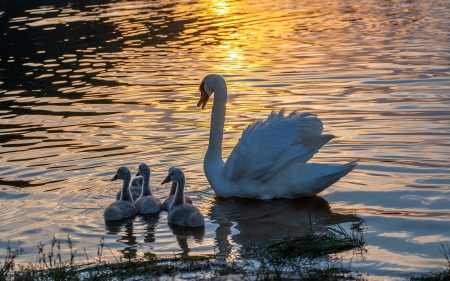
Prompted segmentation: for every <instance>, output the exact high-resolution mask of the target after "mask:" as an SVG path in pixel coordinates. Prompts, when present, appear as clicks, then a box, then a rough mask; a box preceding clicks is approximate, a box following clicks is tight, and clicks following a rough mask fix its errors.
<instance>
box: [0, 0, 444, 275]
mask: <svg viewBox="0 0 450 281" xmlns="http://www.w3.org/2000/svg"><path fill="white" fill-rule="evenodd" d="M449 19H450V3H449V2H448V1H444V0H437V1H423V0H420V1H387V0H386V1H333V0H327V1H308V0H307V1H302V2H298V1H289V0H282V1H276V2H274V1H265V0H262V1H261V0H258V1H217V0H197V1H183V0H182V1H176V3H175V2H174V1H56V0H52V1H51V0H48V1H44V0H42V1H10V0H0V204H1V205H0V211H1V212H2V214H3V215H2V220H1V221H0V249H1V248H5V247H4V246H5V244H6V243H7V240H8V239H9V240H11V241H17V240H20V241H23V247H24V248H25V251H26V253H27V255H24V256H22V257H21V261H23V262H29V261H34V259H35V254H36V245H37V243H38V242H39V241H42V242H45V243H48V242H49V241H50V240H51V239H52V237H53V236H54V235H55V236H56V237H57V238H58V239H61V240H62V241H64V239H65V238H66V237H67V235H70V236H71V237H72V239H73V240H74V241H75V245H76V246H78V247H79V248H80V249H82V248H83V247H88V248H89V247H90V248H91V249H92V254H93V255H95V253H96V249H97V246H98V242H99V240H100V239H101V237H103V236H104V237H105V242H106V243H107V244H108V245H109V246H110V247H111V249H113V250H114V251H116V255H122V256H127V255H143V254H144V253H146V252H151V253H156V254H172V253H191V254H193V253H210V252H213V251H214V250H215V249H218V250H219V251H222V252H224V253H227V251H229V250H230V246H237V247H238V246H245V245H248V244H251V243H252V242H261V243H262V242H265V241H267V240H268V239H272V238H279V237H283V236H286V235H292V234H295V233H298V232H301V231H303V227H302V223H304V222H308V220H309V216H308V210H312V217H313V218H314V221H315V223H316V224H315V225H316V227H317V229H324V228H326V227H327V226H329V225H330V224H331V223H332V222H333V221H338V222H340V223H342V224H343V226H344V227H346V228H349V227H350V224H351V222H352V221H360V220H364V221H365V225H366V226H367V229H366V235H365V236H366V239H367V241H368V244H369V245H368V254H367V255H366V256H365V257H364V259H363V260H361V259H353V262H352V265H353V266H354V268H356V269H359V270H360V271H361V272H366V273H370V275H371V276H375V277H374V278H375V279H376V278H379V277H380V276H384V277H386V278H390V279H395V278H402V277H404V276H405V275H404V273H405V272H409V271H428V270H433V269H438V268H439V267H440V266H445V262H444V258H443V255H442V254H441V253H440V252H439V249H438V246H439V242H443V241H450V227H449V225H450V224H449V223H450V208H449V206H450V204H449V201H450V191H449V190H450V175H449V174H450V139H449V136H450V108H449V104H450V102H449V100H450V83H449V82H450V64H449V62H450V42H449V39H450V35H449V30H450V20H449ZM209 73H219V74H222V75H223V76H224V77H225V78H226V79H227V82H228V88H229V93H230V95H229V102H228V108H227V119H226V124H225V127H226V132H225V135H224V155H225V157H226V155H228V154H229V153H230V151H231V150H232V148H233V146H234V144H235V143H236V142H237V140H238V138H239V136H240V134H241V132H242V129H243V128H245V126H246V125H247V124H249V123H250V122H251V121H253V120H254V119H258V118H263V117H265V116H266V115H267V114H268V113H269V112H270V111H271V110H272V109H277V110H278V109H280V108H286V109H287V110H299V111H307V112H313V113H315V114H317V115H318V116H319V117H320V118H321V119H322V120H323V122H324V128H325V133H328V134H334V135H336V136H337V137H336V138H335V139H333V140H332V141H331V142H330V143H329V144H327V145H326V146H325V147H324V148H323V149H321V151H320V152H319V153H318V154H317V155H316V156H315V157H314V158H313V159H312V160H311V161H313V162H331V163H337V162H340V163H344V162H348V161H351V160H353V159H356V158H361V162H360V164H359V165H358V168H357V169H356V170H355V171H353V172H352V173H351V174H349V175H347V176H346V177H345V178H343V179H341V180H340V181H339V182H337V183H336V184H334V185H333V186H332V187H330V188H328V189H327V190H326V191H325V192H323V193H322V194H321V196H320V197H317V198H312V199H311V198H309V199H298V200H275V201H262V202H260V201H241V200H234V201H230V200H221V199H218V198H215V197H214V192H213V191H212V190H211V188H210V187H209V185H208V183H207V181H206V178H205V177H204V174H203V169H202V163H203V156H204V153H205V151H206V147H207V142H208V137H209V121H210V119H209V118H210V110H211V108H210V107H209V108H208V109H205V110H203V111H202V110H200V109H198V108H197V107H196V103H197V101H198V97H199V93H198V85H199V83H200V81H201V79H202V78H203V76H204V75H206V74H209ZM141 162H145V163H148V164H149V165H150V166H151V168H152V179H151V183H152V188H153V190H154V192H156V194H157V195H158V196H159V197H161V198H164V196H165V195H166V194H167V192H168V188H169V186H160V185H159V183H160V182H161V180H162V179H163V177H164V176H165V174H166V173H167V169H168V168H169V167H170V166H173V165H177V166H179V167H181V168H182V169H183V170H184V171H185V173H186V176H187V181H188V182H187V189H188V193H189V195H190V196H191V198H193V199H194V202H195V204H196V205H197V206H199V208H200V209H201V210H202V212H203V213H204V215H205V219H206V222H207V224H206V227H205V230H204V232H203V231H200V232H198V231H197V232H195V231H194V232H192V231H187V230H185V229H171V228H170V227H169V226H168V225H167V214H166V213H161V215H160V216H156V217H147V218H140V217H138V218H137V219H136V220H134V221H127V222H123V223H121V224H107V225H105V223H104V221H103V218H102V213H103V209H104V207H105V206H107V205H108V204H109V203H110V202H111V200H113V198H114V196H115V192H116V191H117V190H118V189H119V188H120V186H121V185H120V183H116V182H113V183H111V182H110V181H109V180H110V178H111V176H112V175H113V174H114V173H115V171H116V169H117V168H118V167H119V166H121V165H126V166H128V167H129V168H130V169H131V170H132V171H136V170H137V167H138V165H139V163H141ZM0 253H1V251H0Z"/></svg>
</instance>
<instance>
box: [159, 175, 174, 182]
mask: <svg viewBox="0 0 450 281" xmlns="http://www.w3.org/2000/svg"><path fill="white" fill-rule="evenodd" d="M171 181H172V180H171V179H170V176H167V178H166V179H165V180H163V181H162V183H161V184H165V183H168V182H171Z"/></svg>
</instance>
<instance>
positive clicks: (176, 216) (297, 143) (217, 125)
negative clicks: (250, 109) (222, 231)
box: [104, 74, 358, 227]
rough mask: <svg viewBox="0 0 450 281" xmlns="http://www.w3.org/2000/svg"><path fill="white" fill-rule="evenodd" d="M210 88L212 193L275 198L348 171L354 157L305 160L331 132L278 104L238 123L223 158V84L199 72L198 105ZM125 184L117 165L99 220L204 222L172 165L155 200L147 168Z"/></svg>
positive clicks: (299, 193) (208, 170) (207, 164)
mask: <svg viewBox="0 0 450 281" xmlns="http://www.w3.org/2000/svg"><path fill="white" fill-rule="evenodd" d="M213 93H214V94H215V98H214V102H213V105H212V111H211V124H210V135H209V144H208V148H207V151H206V154H205V158H204V162H203V170H204V172H205V176H206V178H207V180H208V182H209V184H210V185H211V188H212V189H213V190H214V192H215V193H216V195H217V196H219V197H224V198H230V197H241V198H252V199H264V200H267V199H275V198H297V197H308V196H314V195H317V194H318V193H320V192H321V191H323V190H324V189H326V188H327V187H329V186H330V185H332V184H333V183H335V182H336V181H338V180H339V179H340V178H342V177H343V176H345V175H347V174H348V173H349V172H350V171H352V170H353V169H354V168H355V167H356V165H357V164H358V161H357V160H355V161H352V162H349V163H346V164H326V163H309V162H308V161H309V160H310V159H311V158H312V157H313V156H314V155H315V154H316V153H317V152H318V151H319V149H320V148H321V147H322V146H324V145H325V144H326V143H327V142H329V141H330V140H331V139H333V138H334V135H330V134H322V132H323V124H322V121H321V120H320V119H319V118H318V117H317V116H316V115H314V114H311V113H298V112H296V111H293V112H291V113H289V114H285V111H284V110H283V109H282V110H280V111H279V112H275V111H273V112H272V113H270V114H269V116H268V117H267V118H266V119H264V120H257V121H255V122H253V123H252V124H250V125H248V126H247V128H245V129H244V131H243V133H242V136H241V138H240V139H239V141H238V143H237V144H236V146H235V147H234V148H233V150H232V152H231V154H230V155H229V156H228V158H227V160H226V161H224V160H223V158H222V140H223V129H224V124H225V115H226V103H227V84H226V82H225V79H224V78H223V77H222V76H220V75H217V74H210V75H207V76H205V77H204V78H203V80H202V82H201V84H200V100H199V102H198V103H197V106H198V107H201V108H202V109H204V108H205V106H206V105H207V103H208V100H209V98H210V97H211V95H212V94H213ZM138 170H139V171H138V173H137V176H140V177H139V178H135V179H134V180H133V183H132V184H131V186H130V182H131V173H130V171H129V169H128V168H126V167H120V168H119V169H118V170H117V173H116V175H115V176H114V177H113V178H112V180H116V179H122V180H123V186H122V189H121V190H120V191H119V192H118V193H117V196H116V201H114V202H113V203H111V204H110V205H109V206H108V207H107V208H106V209H105V211H104V219H105V220H107V221H108V220H121V219H123V218H127V217H130V216H135V215H136V214H142V215H145V214H152V213H158V212H160V211H162V210H164V211H167V212H168V222H169V224H174V225H179V226H186V227H198V226H203V225H204V223H205V222H204V218H203V215H202V213H201V212H200V210H199V209H198V208H197V207H195V206H194V205H193V202H192V200H191V199H190V198H189V197H188V196H186V195H185V194H184V186H185V175H184V173H183V171H182V170H181V169H179V168H176V167H172V168H170V169H169V171H168V175H167V177H166V178H165V179H164V180H163V181H162V183H161V184H165V183H169V182H172V186H171V189H170V193H169V195H168V197H167V198H166V199H165V200H164V201H163V202H161V201H160V199H159V198H157V197H155V196H154V195H153V194H152V191H151V188H150V168H149V167H148V165H146V164H144V163H143V164H141V165H139V169H138Z"/></svg>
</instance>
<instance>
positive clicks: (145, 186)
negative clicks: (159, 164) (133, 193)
mask: <svg viewBox="0 0 450 281" xmlns="http://www.w3.org/2000/svg"><path fill="white" fill-rule="evenodd" d="M142 177H143V181H142V191H141V196H148V195H152V190H151V189H150V174H148V173H144V174H143V175H142Z"/></svg>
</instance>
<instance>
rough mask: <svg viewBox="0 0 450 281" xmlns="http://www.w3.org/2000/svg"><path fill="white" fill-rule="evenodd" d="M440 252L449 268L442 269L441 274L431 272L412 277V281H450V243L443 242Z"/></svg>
mask: <svg viewBox="0 0 450 281" xmlns="http://www.w3.org/2000/svg"><path fill="white" fill-rule="evenodd" d="M439 251H440V252H441V253H442V254H443V255H444V257H445V259H446V260H447V268H445V269H442V270H441V271H440V272H430V273H428V274H420V275H413V276H411V277H410V280H411V281H447V280H448V281H450V244H449V243H448V242H447V243H442V242H441V244H440V248H439Z"/></svg>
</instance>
